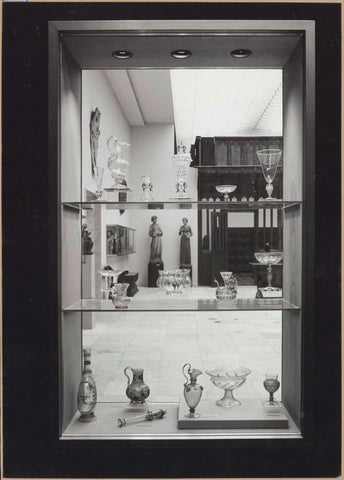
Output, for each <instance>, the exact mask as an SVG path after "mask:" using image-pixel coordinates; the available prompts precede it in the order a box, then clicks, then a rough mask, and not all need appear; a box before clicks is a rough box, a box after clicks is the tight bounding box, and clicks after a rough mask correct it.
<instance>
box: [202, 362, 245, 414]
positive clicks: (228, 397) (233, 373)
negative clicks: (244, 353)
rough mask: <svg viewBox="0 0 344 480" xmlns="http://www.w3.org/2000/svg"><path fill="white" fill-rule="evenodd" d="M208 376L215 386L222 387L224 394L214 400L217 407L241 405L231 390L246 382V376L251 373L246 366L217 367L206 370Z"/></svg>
mask: <svg viewBox="0 0 344 480" xmlns="http://www.w3.org/2000/svg"><path fill="white" fill-rule="evenodd" d="M206 373H207V374H208V375H209V376H210V380H211V381H212V383H213V384H214V385H216V387H219V388H222V389H223V390H224V391H225V394H224V396H223V397H222V398H221V399H220V400H217V401H216V405H218V406H219V407H237V406H239V405H241V403H240V402H239V400H237V399H236V398H234V396H233V390H235V389H236V388H239V387H240V386H241V385H242V384H243V383H245V382H246V377H247V375H249V374H250V373H251V370H250V369H248V368H246V367H236V366H233V367H230V368H226V367H219V368H215V369H214V370H209V371H206Z"/></svg>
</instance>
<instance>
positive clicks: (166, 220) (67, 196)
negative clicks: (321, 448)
mask: <svg viewBox="0 0 344 480" xmlns="http://www.w3.org/2000/svg"><path fill="white" fill-rule="evenodd" d="M118 35H119V34H117V36H116V37H111V35H107V36H106V35H105V36H97V34H94V35H91V34H90V35H87V34H85V33H84V34H83V36H78V35H77V34H75V32H74V33H71V34H70V35H69V34H68V32H67V33H64V35H63V37H62V39H61V38H60V42H59V43H58V45H59V48H60V52H61V59H62V60H61V71H60V73H61V77H60V87H59V88H60V93H59V95H58V102H57V111H58V115H57V117H56V118H58V120H57V126H56V128H57V129H59V132H60V140H59V142H60V143H59V145H60V146H59V148H60V169H61V173H60V184H59V192H60V194H59V195H60V204H61V209H60V219H59V225H60V228H59V230H60V240H59V245H60V250H59V252H60V278H61V295H60V302H61V303H60V311H61V340H60V341H61V359H62V361H61V385H62V387H61V423H60V428H61V437H62V438H67V439H71V438H74V439H83V438H95V439H96V438H110V439H111V438H147V436H148V438H161V439H164V438H165V439H174V438H175V439H177V438H186V439H188V438H231V437H233V438H237V437H240V436H242V437H245V438H251V437H252V438H254V437H258V438H277V439H280V438H294V439H295V438H301V434H302V432H301V418H302V408H301V382H302V378H301V367H300V362H301V347H300V344H301V319H302V301H301V300H302V282H301V279H302V270H303V268H304V260H303V259H302V255H303V254H302V242H303V239H302V228H303V222H304V214H303V208H302V207H303V198H304V192H303V188H302V185H303V182H304V178H303V175H304V171H305V170H304V165H303V162H304V157H303V155H304V154H303V145H304V138H303V130H302V128H300V127H301V126H302V121H303V117H304V115H305V112H304V107H303V100H302V99H303V96H304V95H307V91H305V89H304V81H305V73H304V61H305V59H304V55H305V53H304V35H303V34H302V33H300V32H299V31H298V30H296V29H295V28H294V30H291V31H289V32H288V33H287V34H282V33H278V32H276V34H271V32H270V33H269V34H264V31H262V32H260V35H255V34H253V33H252V35H246V36H244V37H241V36H240V35H235V34H232V35H229V36H218V37H217V36H211V35H209V36H207V35H204V36H201V37H195V36H192V35H190V36H186V37H185V38H184V37H175V38H174V41H172V40H173V36H172V37H169V36H164V37H161V38H160V37H159V36H154V35H152V36H150V37H145V38H144V40H142V38H140V37H139V36H135V35H133V36H127V37H123V38H122V37H121V36H118ZM57 70H58V68H57ZM55 73H56V72H55ZM56 75H58V73H56ZM58 125H60V126H58ZM110 419H111V421H110Z"/></svg>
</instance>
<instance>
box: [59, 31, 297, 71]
mask: <svg viewBox="0 0 344 480" xmlns="http://www.w3.org/2000/svg"><path fill="white" fill-rule="evenodd" d="M300 38H301V37H300V34H298V33H292V34H264V35H262V34H260V35H254V34H249V33H246V34H245V35H239V34H238V35H233V33H232V34H231V35H230V36H226V34H221V35H214V36H211V35H209V36H188V35H182V36H172V37H171V36H164V35H159V36H111V35H110V36H101V35H84V36H82V37H80V36H77V35H76V36H69V35H68V34H66V35H65V36H64V42H65V44H66V45H67V47H68V48H69V50H70V51H71V53H72V55H73V57H74V58H75V60H76V61H77V63H78V64H79V65H80V66H81V68H83V69H112V68H120V69H131V68H134V69H135V68H282V67H283V66H284V65H285V64H286V62H287V60H288V58H289V57H290V55H291V53H292V52H293V50H294V49H295V47H296V45H297V43H298V42H299V40H300ZM242 48H246V49H249V50H251V51H252V55H251V56H250V57H248V58H243V59H239V58H234V57H232V56H231V55H230V52H231V51H232V50H235V49H242ZM176 49H187V50H190V51H191V52H192V56H191V57H190V58H188V59H184V60H178V59H175V58H173V57H172V56H171V52H172V51H173V50H176ZM115 50H129V51H131V52H132V53H133V56H132V57H131V58H130V59H126V60H123V59H122V60H120V59H116V58H113V57H112V52H113V51H115Z"/></svg>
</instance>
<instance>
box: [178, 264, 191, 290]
mask: <svg viewBox="0 0 344 480" xmlns="http://www.w3.org/2000/svg"><path fill="white" fill-rule="evenodd" d="M179 268H182V269H187V270H190V278H191V285H192V265H191V264H190V265H184V264H181V265H180V267H179Z"/></svg>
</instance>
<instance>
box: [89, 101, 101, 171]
mask: <svg viewBox="0 0 344 480" xmlns="http://www.w3.org/2000/svg"><path fill="white" fill-rule="evenodd" d="M100 116H101V113H100V110H99V109H98V108H96V109H95V110H94V111H93V112H92V113H91V121H90V143H91V161H92V175H94V171H95V167H96V166H97V152H98V140H99V135H100V130H99V125H100Z"/></svg>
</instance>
